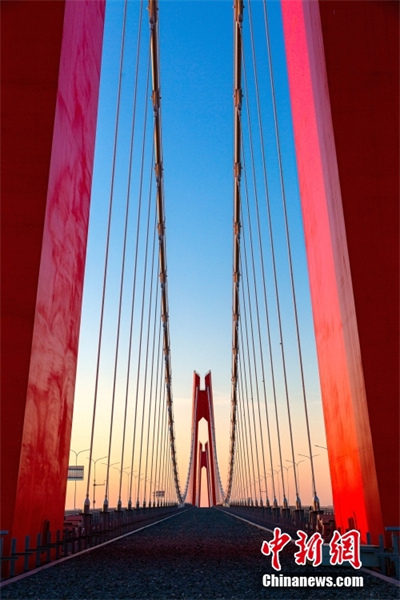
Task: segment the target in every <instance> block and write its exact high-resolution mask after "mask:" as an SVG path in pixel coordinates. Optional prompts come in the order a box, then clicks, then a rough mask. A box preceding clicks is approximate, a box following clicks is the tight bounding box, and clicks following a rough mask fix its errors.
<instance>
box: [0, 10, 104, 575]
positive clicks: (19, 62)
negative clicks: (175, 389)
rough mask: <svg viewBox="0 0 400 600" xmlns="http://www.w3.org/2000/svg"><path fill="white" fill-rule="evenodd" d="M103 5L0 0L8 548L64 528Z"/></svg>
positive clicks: (3, 419) (3, 442)
mask: <svg viewBox="0 0 400 600" xmlns="http://www.w3.org/2000/svg"><path fill="white" fill-rule="evenodd" d="M104 11H105V0H81V1H80V2H75V1H74V0H59V1H58V2H41V1H40V0H39V1H37V0H29V1H26V0H21V1H19V2H14V1H7V0H6V1H4V2H1V30H2V53H1V63H2V65H1V66H2V69H1V79H2V119H1V137H2V150H3V151H2V156H1V171H2V178H1V202H2V205H1V209H2V211H1V214H2V224H1V227H2V229H1V233H2V235H1V254H2V269H1V288H2V303H1V326H2V332H1V335H2V337H1V356H2V377H1V388H2V389H1V392H2V402H1V456H2V465H1V466H2V468H1V529H2V530H3V531H8V535H7V536H6V537H5V539H4V542H5V543H4V551H5V553H7V551H8V550H7V549H8V547H9V544H10V539H11V538H16V539H17V552H23V551H24V549H25V536H27V535H29V536H30V538H31V544H34V543H35V542H36V539H37V538H36V536H37V534H38V533H41V534H42V535H43V534H46V535H47V533H48V531H49V530H50V531H51V532H52V534H53V540H52V541H54V540H55V534H56V531H57V530H62V528H63V523H64V505H65V491H66V485H67V471H68V461H69V447H70V436H71V424H72V410H73V400H74V388H75V374H76V361H77V352H78V337H79V326H80V316H81V303H82V292H83V277H84V268H85V256H86V240H87V229H88V220H89V204H90V194H91V182H92V168H93V157H94V143H95V133H96V120H97V104H98V93H99V81H100V63H101V51H102V39H103V27H104ZM19 563H21V561H18V563H17V568H20V564H19Z"/></svg>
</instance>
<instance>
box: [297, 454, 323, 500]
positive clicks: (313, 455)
mask: <svg viewBox="0 0 400 600" xmlns="http://www.w3.org/2000/svg"><path fill="white" fill-rule="evenodd" d="M298 455H299V456H304V458H308V460H309V461H310V466H311V475H312V485H313V507H314V510H319V498H318V496H317V490H316V487H315V479H314V466H313V462H312V459H313V458H315V457H316V456H319V454H311V455H310V456H308V455H307V454H300V452H298Z"/></svg>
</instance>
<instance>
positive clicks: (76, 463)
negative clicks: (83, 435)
mask: <svg viewBox="0 0 400 600" xmlns="http://www.w3.org/2000/svg"><path fill="white" fill-rule="evenodd" d="M89 450H90V448H86V450H79V452H75V450H72V448H71V449H70V452H73V453H74V454H75V466H76V467H77V466H78V456H79V454H81V453H82V452H89ZM74 510H76V479H75V490H74Z"/></svg>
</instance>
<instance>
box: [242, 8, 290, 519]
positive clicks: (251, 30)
mask: <svg viewBox="0 0 400 600" xmlns="http://www.w3.org/2000/svg"><path fill="white" fill-rule="evenodd" d="M249 17H250V18H249V23H250V36H251V41H252V44H251V47H252V57H253V68H254V81H255V86H256V101H257V115H258V126H259V132H260V140H261V158H262V165H263V175H264V187H265V196H266V206H267V215H268V233H269V242H270V248H271V259H272V269H273V279H274V290H275V298H276V306H277V318H278V327H279V340H280V347H281V359H282V368H283V379H284V386H285V397H286V408H287V417H288V424H289V437H290V446H291V452H292V460H293V462H294V460H295V453H294V440H293V428H292V418H291V410H290V400H289V390H288V381H287V368H286V356H285V347H284V337H283V330H282V317H281V307H280V294H279V288H278V279H277V267H276V256H275V254H276V253H275V243H274V236H273V227H272V216H271V203H270V196H269V188H268V178H267V168H266V159H265V151H264V135H263V129H262V120H261V106H260V96H259V88H258V76H257V65H256V59H255V48H254V37H253V28H252V19H251V8H250V2H249ZM280 464H282V457H281V456H280ZM283 475H284V474H283V473H282V487H284V476H283ZM294 479H295V486H296V496H297V498H296V505H297V508H300V506H301V504H300V498H299V494H298V483H297V476H296V473H295V477H294ZM283 503H284V507H285V508H287V499H286V497H284V499H283Z"/></svg>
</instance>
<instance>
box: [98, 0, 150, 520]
mask: <svg viewBox="0 0 400 600" xmlns="http://www.w3.org/2000/svg"><path fill="white" fill-rule="evenodd" d="M142 6H143V3H142V2H141V5H140V9H141V10H140V15H139V32H138V41H137V50H136V72H135V87H134V101H133V116H132V136H131V148H130V152H131V153H132V152H133V140H134V131H135V116H136V100H137V86H138V78H139V77H138V74H139V57H140V38H141V21H142V19H141V14H142ZM129 164H130V165H131V164H132V157H131V156H130V160H129ZM129 179H130V178H129ZM129 192H130V190H129V182H128V191H127V195H126V203H125V224H124V238H123V240H124V241H123V250H122V266H121V280H120V291H119V305H118V321H117V342H116V349H115V360H114V377H113V386H112V398H111V416H110V435H109V442H108V454H107V474H106V484H105V494H104V503H103V510H104V511H106V510H108V495H109V482H110V462H111V443H112V435H113V422H114V408H115V392H116V385H117V370H118V357H119V346H120V334H121V314H122V299H123V292H124V283H125V260H126V245H127V237H128V222H129V208H130V193H129ZM122 467H123V465H122V463H121V465H120V479H121V481H120V492H119V498H118V506H119V507H121V485H122Z"/></svg>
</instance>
